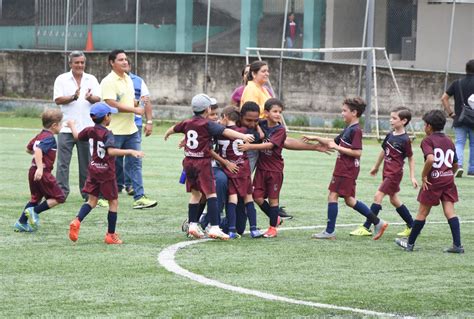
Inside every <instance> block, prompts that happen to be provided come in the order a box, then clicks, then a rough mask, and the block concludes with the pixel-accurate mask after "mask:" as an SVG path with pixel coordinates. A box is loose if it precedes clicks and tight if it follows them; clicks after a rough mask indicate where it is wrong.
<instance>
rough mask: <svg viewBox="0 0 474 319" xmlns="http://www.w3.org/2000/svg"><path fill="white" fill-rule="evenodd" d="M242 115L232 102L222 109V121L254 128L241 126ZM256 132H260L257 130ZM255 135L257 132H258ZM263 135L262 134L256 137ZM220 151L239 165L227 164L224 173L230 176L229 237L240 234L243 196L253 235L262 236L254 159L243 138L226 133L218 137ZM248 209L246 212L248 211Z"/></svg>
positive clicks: (245, 131)
mask: <svg viewBox="0 0 474 319" xmlns="http://www.w3.org/2000/svg"><path fill="white" fill-rule="evenodd" d="M239 119H240V113H239V109H238V108H236V107H234V106H228V107H226V108H224V109H223V110H222V119H221V124H222V125H225V126H226V128H229V129H232V130H234V131H237V132H240V133H243V134H248V133H250V130H249V129H248V128H245V127H238V126H237V121H239ZM255 135H258V133H256V134H255ZM255 135H254V136H255ZM255 139H256V140H257V139H260V136H256V138H255ZM217 144H218V150H219V155H220V157H221V158H222V159H223V160H224V161H228V162H230V163H233V164H235V165H236V166H237V167H236V169H231V168H232V167H231V166H230V165H223V166H222V167H223V170H224V173H225V174H226V175H227V177H228V194H229V198H228V201H227V207H226V212H227V223H228V227H229V237H230V238H231V239H235V238H239V237H240V235H239V234H238V232H237V230H236V218H237V217H236V210H237V202H238V199H239V197H240V198H242V199H243V202H244V205H245V208H244V211H245V213H246V216H247V217H248V220H249V224H250V236H251V237H252V238H258V237H261V236H262V235H263V234H261V233H260V231H259V230H258V229H257V212H256V211H255V206H254V203H253V198H252V191H253V189H252V177H251V172H250V163H249V160H248V158H247V154H246V153H245V152H242V151H239V149H238V146H239V145H240V144H243V141H242V140H241V139H235V140H231V139H229V138H226V137H225V136H219V137H218V138H217ZM245 213H244V214H245Z"/></svg>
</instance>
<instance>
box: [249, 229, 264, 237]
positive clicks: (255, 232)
mask: <svg viewBox="0 0 474 319" xmlns="http://www.w3.org/2000/svg"><path fill="white" fill-rule="evenodd" d="M262 236H263V233H262V232H261V231H260V230H259V229H255V230H251V231H250V237H252V238H260V237H262Z"/></svg>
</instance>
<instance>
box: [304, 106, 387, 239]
mask: <svg viewBox="0 0 474 319" xmlns="http://www.w3.org/2000/svg"><path fill="white" fill-rule="evenodd" d="M365 106H366V104H365V101H364V100H363V99H362V98H360V97H356V98H351V99H345V100H344V103H343V105H342V112H341V114H342V118H343V119H344V122H345V123H346V124H347V127H346V128H345V129H344V130H343V131H342V133H341V134H339V135H338V136H337V137H336V138H335V139H334V140H331V139H326V138H321V137H317V136H304V137H303V138H304V139H305V140H307V141H309V140H316V141H318V142H320V143H322V144H326V145H328V147H330V148H332V149H334V150H336V151H338V155H337V160H336V166H335V167H334V172H333V176H332V179H331V183H330V184H329V187H328V189H329V195H328V221H327V226H326V229H325V230H324V231H322V232H321V233H317V234H314V235H313V236H312V238H315V239H336V219H337V214H338V203H337V200H338V199H339V197H343V198H344V201H345V202H346V205H347V206H349V207H352V208H353V209H355V210H356V211H358V212H359V213H360V214H362V215H364V216H365V217H366V218H368V219H369V220H370V222H371V223H373V224H374V225H375V234H374V237H373V239H374V240H377V239H379V238H380V237H381V236H382V234H383V233H384V231H385V229H387V227H388V224H387V223H386V222H384V221H383V220H381V219H379V218H378V217H377V216H376V215H375V214H374V213H373V212H371V211H370V209H369V208H368V207H367V206H366V205H365V204H364V203H363V202H361V201H358V200H356V199H355V193H356V180H357V176H358V175H359V171H360V167H359V163H360V162H359V160H360V156H361V155H362V130H361V128H360V126H359V118H360V116H361V115H362V113H364V111H365Z"/></svg>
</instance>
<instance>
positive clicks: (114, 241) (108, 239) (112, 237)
mask: <svg viewBox="0 0 474 319" xmlns="http://www.w3.org/2000/svg"><path fill="white" fill-rule="evenodd" d="M104 242H105V243H106V244H107V245H120V244H122V243H123V241H122V240H120V238H119V235H118V234H117V233H113V234H110V233H107V234H106V235H105V239H104Z"/></svg>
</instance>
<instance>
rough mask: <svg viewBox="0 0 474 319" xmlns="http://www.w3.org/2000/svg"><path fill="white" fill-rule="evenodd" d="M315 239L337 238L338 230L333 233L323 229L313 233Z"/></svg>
mask: <svg viewBox="0 0 474 319" xmlns="http://www.w3.org/2000/svg"><path fill="white" fill-rule="evenodd" d="M311 238H313V239H329V240H335V239H336V231H333V232H332V233H328V232H327V231H325V230H324V231H322V232H320V233H317V234H313V235H312V236H311Z"/></svg>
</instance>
